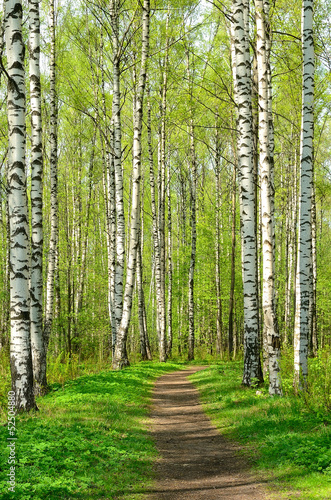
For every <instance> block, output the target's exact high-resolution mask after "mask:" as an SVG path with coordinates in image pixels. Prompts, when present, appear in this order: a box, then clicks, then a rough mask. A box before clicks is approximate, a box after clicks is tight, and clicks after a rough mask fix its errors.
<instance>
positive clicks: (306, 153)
mask: <svg viewBox="0 0 331 500" xmlns="http://www.w3.org/2000/svg"><path fill="white" fill-rule="evenodd" d="M313 6H314V4H313V0H303V2H302V20H301V26H302V57H303V74H302V119H301V141H300V200H299V228H298V256H297V272H296V310H295V326H294V386H295V387H296V389H299V390H300V389H304V388H305V386H306V384H307V376H308V343H309V326H310V325H311V320H310V317H309V313H310V311H311V308H310V307H309V301H310V297H311V290H312V284H313V283H312V228H311V210H312V195H313V138H314V113H313V108H314V69H315V63H314V37H313Z"/></svg>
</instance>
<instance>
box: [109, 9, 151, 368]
mask: <svg viewBox="0 0 331 500" xmlns="http://www.w3.org/2000/svg"><path fill="white" fill-rule="evenodd" d="M149 13H150V3H149V0H144V5H143V23H142V24H143V26H142V51H141V67H140V74H139V82H138V88H137V95H136V102H135V113H134V118H133V121H134V136H133V175H132V207H131V231H130V232H131V234H130V246H129V255H128V263H127V277H126V285H125V293H124V304H123V315H122V320H121V324H120V327H119V329H118V332H117V338H116V346H115V353H114V357H113V362H112V367H113V369H117V370H118V369H121V368H123V367H125V366H128V364H129V360H128V358H127V354H126V339H127V334H128V329H129V324H130V318H131V310H132V296H133V288H134V280H135V273H136V267H137V248H138V244H139V229H140V227H139V226H140V178H141V131H142V117H143V100H144V91H145V85H146V73H147V60H148V53H149Z"/></svg>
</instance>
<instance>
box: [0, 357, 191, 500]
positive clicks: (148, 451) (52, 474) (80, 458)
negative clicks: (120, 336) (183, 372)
mask: <svg viewBox="0 0 331 500" xmlns="http://www.w3.org/2000/svg"><path fill="white" fill-rule="evenodd" d="M181 367H182V365H178V364H175V363H167V364H166V365H165V364H160V363H141V364H139V365H134V366H132V367H130V368H127V369H125V370H123V371H121V372H112V371H103V372H101V373H98V374H94V375H89V376H83V377H80V378H76V379H75V380H71V381H68V382H66V383H61V384H60V383H56V384H53V386H52V390H51V392H50V393H49V394H48V395H47V396H46V397H44V398H39V400H38V401H37V404H38V407H39V410H40V411H39V412H37V413H35V414H29V415H21V416H19V417H17V420H16V427H17V441H16V461H17V463H16V471H15V472H16V478H15V479H16V489H15V493H8V484H7V476H6V474H7V473H8V463H7V460H8V454H9V450H8V449H6V442H7V437H8V434H7V432H8V431H7V427H5V426H1V427H0V441H1V443H2V444H4V446H3V448H5V452H4V453H2V454H1V457H0V498H1V499H3V500H6V499H12V498H19V499H20V500H32V499H33V500H44V499H47V500H62V499H71V500H73V499H82V500H83V499H84V500H90V499H91V500H92V499H102V498H105V499H112V500H116V499H125V500H131V499H137V498H140V493H141V492H142V491H143V487H146V485H147V486H148V484H149V481H151V474H152V472H151V471H152V464H153V461H154V459H155V455H156V451H155V447H154V444H153V442H152V440H151V439H150V437H149V436H148V434H147V431H146V425H145V424H144V419H146V417H147V415H148V409H149V407H148V405H149V402H150V396H151V390H152V387H153V382H154V381H155V379H156V377H158V376H160V375H162V374H163V373H165V372H167V371H173V370H176V369H180V368H181Z"/></svg>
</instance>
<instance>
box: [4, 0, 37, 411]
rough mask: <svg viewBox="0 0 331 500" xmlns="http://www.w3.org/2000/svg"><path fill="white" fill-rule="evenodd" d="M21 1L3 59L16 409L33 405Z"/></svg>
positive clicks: (15, 2) (10, 17)
mask: <svg viewBox="0 0 331 500" xmlns="http://www.w3.org/2000/svg"><path fill="white" fill-rule="evenodd" d="M22 14H23V11H22V3H21V1H20V0H6V2H5V19H4V20H5V39H6V47H7V60H8V97H7V117H8V140H9V151H8V179H7V181H8V188H7V189H8V190H7V193H8V209H9V233H10V254H9V260H10V268H11V269H10V327H11V342H10V367H11V376H12V390H13V391H14V393H15V403H16V410H17V411H24V410H26V411H28V410H31V409H33V408H36V403H35V399H34V393H33V371H32V356H31V340H30V294H29V274H30V273H29V271H30V248H29V247H30V241H29V221H28V202H27V192H26V174H25V168H26V164H25V145H26V128H25V69H24V52H25V47H24V42H23V37H22Z"/></svg>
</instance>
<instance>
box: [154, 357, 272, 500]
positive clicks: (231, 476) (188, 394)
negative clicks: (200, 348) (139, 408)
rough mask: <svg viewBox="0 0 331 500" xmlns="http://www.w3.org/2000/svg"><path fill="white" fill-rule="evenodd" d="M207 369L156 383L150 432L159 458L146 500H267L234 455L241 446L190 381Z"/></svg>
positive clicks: (176, 373) (175, 374)
mask: <svg viewBox="0 0 331 500" xmlns="http://www.w3.org/2000/svg"><path fill="white" fill-rule="evenodd" d="M204 368H206V367H203V366H201V367H192V368H189V369H187V370H183V371H178V372H173V373H168V374H166V375H163V376H162V377H161V378H159V379H158V380H157V382H156V385H155V389H154V395H153V407H152V413H151V432H152V434H153V437H154V439H155V441H156V446H157V449H158V451H159V453H160V455H161V458H160V459H159V460H158V461H157V463H156V469H155V472H156V482H155V486H154V487H153V488H152V490H150V491H149V493H148V494H147V496H146V500H219V499H227V500H228V499H231V500H248V499H250V500H253V499H254V500H262V499H264V500H265V499H266V498H267V496H266V494H265V493H264V492H263V488H262V486H261V484H258V483H257V482H256V481H255V480H254V478H253V477H252V476H250V474H249V471H248V465H247V463H245V460H244V459H243V458H242V457H239V456H238V454H237V453H236V452H237V451H238V449H239V447H238V446H236V445H235V444H233V443H231V442H229V441H227V440H226V439H225V438H224V437H223V436H222V435H221V434H220V433H219V431H218V430H217V429H216V427H214V426H213V425H212V423H211V421H210V419H209V418H208V417H207V416H206V414H205V413H204V411H203V409H202V406H201V404H200V402H199V393H198V391H197V390H196V389H195V387H194V386H193V384H192V383H191V382H190V381H189V380H188V379H187V377H188V376H189V375H191V374H192V373H195V372H196V371H198V370H203V369H204Z"/></svg>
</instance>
